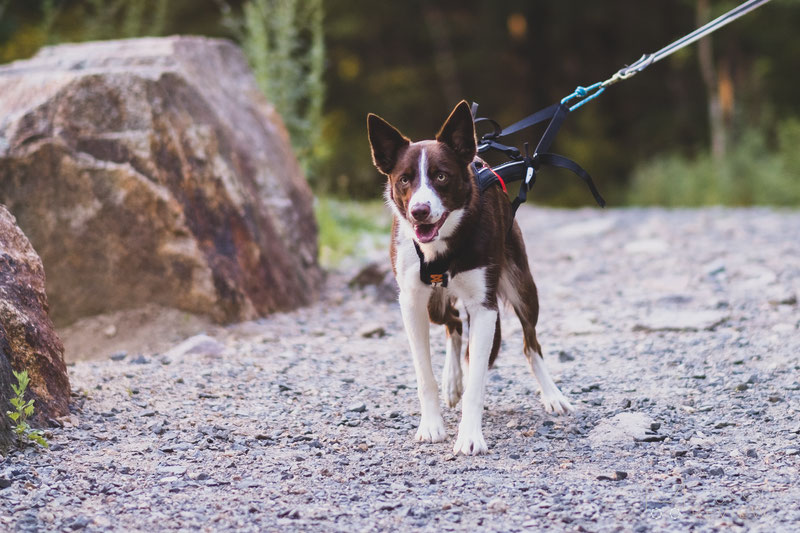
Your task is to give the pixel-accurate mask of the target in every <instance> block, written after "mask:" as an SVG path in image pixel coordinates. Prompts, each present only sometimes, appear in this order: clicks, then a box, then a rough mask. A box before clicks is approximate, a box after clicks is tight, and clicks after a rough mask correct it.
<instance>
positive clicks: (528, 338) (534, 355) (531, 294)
mask: <svg viewBox="0 0 800 533" xmlns="http://www.w3.org/2000/svg"><path fill="white" fill-rule="evenodd" d="M515 226H516V224H515ZM514 229H515V230H516V232H515V233H516V237H517V238H512V239H509V241H510V242H509V246H508V252H509V254H508V255H507V257H508V259H509V264H508V267H507V268H506V270H505V271H504V272H503V274H502V275H501V276H500V285H499V289H500V294H501V296H502V297H503V299H504V300H506V301H507V302H509V303H510V304H511V306H512V307H513V308H514V311H515V312H516V313H517V317H519V321H520V323H521V324H522V332H523V336H524V337H523V350H524V352H525V357H526V359H527V360H528V364H529V365H530V367H531V370H532V371H533V375H535V376H536V380H537V381H538V382H539V386H540V387H541V390H542V396H541V400H542V404H544V409H545V411H547V412H548V413H556V414H560V415H561V414H567V413H571V412H573V411H574V408H573V407H572V405H571V404H570V403H569V400H567V398H566V397H565V396H564V395H563V394H562V393H561V391H560V390H559V389H558V386H557V385H556V384H555V383H554V382H553V378H552V377H551V376H550V372H549V371H548V370H547V366H545V364H544V358H543V356H542V347H541V346H540V345H539V341H538V339H537V338H536V323H537V321H538V320H539V296H538V294H537V291H536V284H535V283H534V282H533V276H532V275H531V271H530V269H529V268H528V259H527V255H526V253H525V245H524V244H523V242H522V235H521V234H520V233H519V229H518V228H517V227H515V228H514Z"/></svg>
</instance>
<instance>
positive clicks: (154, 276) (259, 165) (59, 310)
mask: <svg viewBox="0 0 800 533" xmlns="http://www.w3.org/2000/svg"><path fill="white" fill-rule="evenodd" d="M0 95H2V97H0V202H2V203H5V204H6V205H7V206H8V208H9V210H10V211H11V212H12V213H14V215H15V216H16V217H17V220H18V221H19V226H20V227H21V228H22V229H23V231H25V233H26V234H27V235H28V237H29V238H30V240H31V242H32V243H33V246H34V248H35V249H36V250H37V252H38V253H39V255H40V256H41V258H42V261H43V262H44V265H45V268H46V269H47V281H48V285H47V292H48V296H49V298H50V303H51V306H52V316H53V318H54V320H55V321H56V323H57V324H62V325H63V324H67V323H70V322H72V321H74V320H76V319H77V318H79V317H82V316H87V315H93V314H97V313H101V312H106V311H111V310H118V309H127V308H134V307H138V306H141V305H143V304H147V303H157V304H161V305H164V306H168V307H174V308H178V309H182V310H185V311H189V312H194V313H201V314H205V315H208V316H211V317H212V318H214V319H215V320H217V321H220V322H229V321H235V320H245V319H252V318H255V317H258V316H263V315H265V314H267V313H270V312H272V311H276V310H284V309H290V308H294V307H297V306H299V305H304V304H308V303H310V302H312V301H313V300H314V298H315V297H316V295H317V292H318V288H319V285H320V282H321V271H320V269H319V267H318V265H317V261H316V254H317V249H316V246H317V243H316V238H317V228H316V223H315V221H314V217H313V211H312V195H311V192H310V190H309V188H308V185H307V184H306V182H305V180H304V178H303V176H302V173H301V171H300V168H299V166H298V164H297V161H296V159H295V157H294V155H293V153H292V151H291V147H290V144H289V139H288V135H287V133H286V129H285V127H284V125H283V122H282V121H281V119H280V117H279V116H278V115H277V114H276V112H275V111H274V109H273V108H272V106H271V105H270V104H269V103H268V102H267V101H266V100H265V99H264V97H263V96H262V95H261V93H260V92H259V90H258V88H257V86H256V84H255V80H254V78H253V76H252V74H251V72H250V70H249V69H248V67H247V64H246V62H245V59H244V57H243V55H242V53H241V51H240V50H239V49H238V48H236V47H235V46H234V45H233V44H231V43H229V42H227V41H222V40H213V39H205V38H199V37H170V38H163V39H161V38H159V39H134V40H125V41H108V42H94V43H85V44H77V45H61V46H56V47H52V48H45V49H43V50H42V51H40V52H39V53H38V54H37V55H36V56H35V57H33V58H32V59H30V60H26V61H18V62H15V63H11V64H9V65H6V66H3V67H0Z"/></svg>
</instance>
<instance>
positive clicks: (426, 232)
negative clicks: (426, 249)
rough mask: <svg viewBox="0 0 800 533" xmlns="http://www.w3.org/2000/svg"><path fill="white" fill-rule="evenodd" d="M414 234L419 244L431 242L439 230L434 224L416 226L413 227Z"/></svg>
mask: <svg viewBox="0 0 800 533" xmlns="http://www.w3.org/2000/svg"><path fill="white" fill-rule="evenodd" d="M414 232H416V234H417V240H418V241H419V242H423V243H424V242H431V241H432V240H433V239H434V238H435V237H436V235H437V234H438V233H439V228H438V227H437V225H436V224H417V225H416V226H414Z"/></svg>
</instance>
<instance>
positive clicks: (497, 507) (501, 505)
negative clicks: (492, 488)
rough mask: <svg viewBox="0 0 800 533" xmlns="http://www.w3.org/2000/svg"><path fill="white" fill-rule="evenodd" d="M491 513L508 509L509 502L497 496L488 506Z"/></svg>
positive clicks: (499, 512)
mask: <svg viewBox="0 0 800 533" xmlns="http://www.w3.org/2000/svg"><path fill="white" fill-rule="evenodd" d="M486 508H487V509H488V510H489V512H490V513H495V514H502V513H505V512H506V511H508V504H507V503H506V502H505V501H504V500H502V499H501V498H495V499H493V500H492V501H490V502H489V504H488V505H487V506H486Z"/></svg>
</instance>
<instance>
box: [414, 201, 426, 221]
mask: <svg viewBox="0 0 800 533" xmlns="http://www.w3.org/2000/svg"><path fill="white" fill-rule="evenodd" d="M430 214H431V206H430V205H428V204H416V205H415V206H414V207H412V208H411V216H412V217H414V220H416V221H417V222H423V221H425V220H426V219H427V218H428V217H429V216H430Z"/></svg>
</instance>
